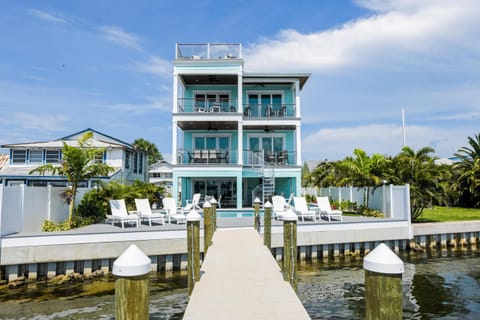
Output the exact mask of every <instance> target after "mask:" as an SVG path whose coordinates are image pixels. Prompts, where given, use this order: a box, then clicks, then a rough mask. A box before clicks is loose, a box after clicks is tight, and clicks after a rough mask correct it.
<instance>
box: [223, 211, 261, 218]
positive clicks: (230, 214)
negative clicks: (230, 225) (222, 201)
mask: <svg viewBox="0 0 480 320" xmlns="http://www.w3.org/2000/svg"><path fill="white" fill-rule="evenodd" d="M253 213H254V211H253V209H217V218H247V217H253ZM260 216H263V210H260Z"/></svg>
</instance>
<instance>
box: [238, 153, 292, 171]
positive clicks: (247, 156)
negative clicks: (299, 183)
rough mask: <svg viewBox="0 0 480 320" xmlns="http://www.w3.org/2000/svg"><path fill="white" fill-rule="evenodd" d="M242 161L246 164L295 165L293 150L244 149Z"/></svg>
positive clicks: (257, 165)
mask: <svg viewBox="0 0 480 320" xmlns="http://www.w3.org/2000/svg"><path fill="white" fill-rule="evenodd" d="M243 162H244V164H245V165H246V166H251V167H262V166H263V167H265V168H279V167H291V166H296V165H297V163H296V162H297V158H296V152H295V151H287V150H283V151H273V152H272V151H266V150H258V151H252V150H244V152H243Z"/></svg>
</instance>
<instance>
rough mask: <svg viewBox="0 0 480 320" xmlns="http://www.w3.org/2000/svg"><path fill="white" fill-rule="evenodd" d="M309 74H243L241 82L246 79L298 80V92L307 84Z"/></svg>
mask: <svg viewBox="0 0 480 320" xmlns="http://www.w3.org/2000/svg"><path fill="white" fill-rule="evenodd" d="M310 75H311V73H244V75H243V82H247V81H245V80H247V79H259V80H260V79H268V80H272V79H282V78H284V79H292V78H294V79H299V80H300V90H301V89H303V86H304V85H305V83H306V82H307V80H308V78H309V77H310Z"/></svg>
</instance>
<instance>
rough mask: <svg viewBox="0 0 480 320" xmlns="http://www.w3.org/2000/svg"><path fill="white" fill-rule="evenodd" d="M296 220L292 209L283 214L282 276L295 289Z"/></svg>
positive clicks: (296, 217)
mask: <svg viewBox="0 0 480 320" xmlns="http://www.w3.org/2000/svg"><path fill="white" fill-rule="evenodd" d="M297 221H298V216H297V215H296V214H295V213H294V212H293V210H292V209H289V210H287V212H286V214H285V215H284V216H283V278H284V279H285V280H286V281H288V282H290V285H291V286H292V288H293V290H295V291H297Z"/></svg>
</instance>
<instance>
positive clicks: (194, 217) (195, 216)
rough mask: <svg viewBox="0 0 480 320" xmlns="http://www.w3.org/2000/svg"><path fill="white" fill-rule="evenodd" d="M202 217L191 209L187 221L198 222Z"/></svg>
mask: <svg viewBox="0 0 480 320" xmlns="http://www.w3.org/2000/svg"><path fill="white" fill-rule="evenodd" d="M201 218H202V217H201V216H200V214H198V212H197V210H195V209H192V210H190V212H189V213H188V214H187V221H190V222H192V221H200V219H201Z"/></svg>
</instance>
